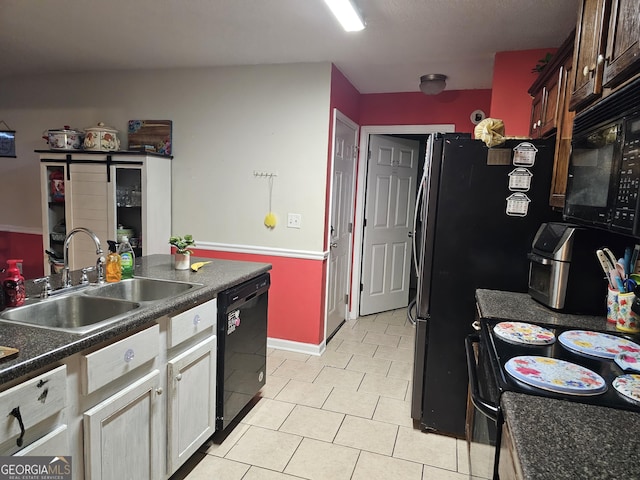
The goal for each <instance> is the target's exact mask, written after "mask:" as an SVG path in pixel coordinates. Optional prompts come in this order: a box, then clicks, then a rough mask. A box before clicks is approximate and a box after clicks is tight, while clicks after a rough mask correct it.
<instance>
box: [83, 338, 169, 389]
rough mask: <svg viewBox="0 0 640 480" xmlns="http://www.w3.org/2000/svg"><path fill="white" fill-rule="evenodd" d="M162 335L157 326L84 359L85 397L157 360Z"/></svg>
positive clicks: (88, 355)
mask: <svg viewBox="0 0 640 480" xmlns="http://www.w3.org/2000/svg"><path fill="white" fill-rule="evenodd" d="M159 331H160V328H159V327H158V325H154V326H153V327H149V328H147V329H146V330H143V331H142V332H139V333H136V334H134V335H131V336H130V337H127V338H124V339H122V340H120V341H119V342H116V343H113V344H111V345H109V346H107V347H104V348H101V349H100V350H97V351H95V352H92V353H89V354H87V355H81V356H80V368H81V373H80V374H81V379H82V380H81V382H82V393H83V395H88V394H89V393H91V392H94V391H96V390H97V389H98V388H100V387H103V386H105V385H106V384H107V383H109V382H111V381H113V380H115V379H116V378H120V377H121V376H123V375H126V374H127V373H129V372H131V371H133V370H134V369H136V368H137V367H139V366H140V365H142V364H144V363H146V362H148V361H150V360H153V359H154V358H155V357H157V356H158V353H159V350H160V335H159Z"/></svg>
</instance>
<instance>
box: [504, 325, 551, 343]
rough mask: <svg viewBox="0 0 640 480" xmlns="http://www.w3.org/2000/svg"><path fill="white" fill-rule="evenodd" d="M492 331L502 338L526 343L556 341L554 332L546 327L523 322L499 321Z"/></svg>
mask: <svg viewBox="0 0 640 480" xmlns="http://www.w3.org/2000/svg"><path fill="white" fill-rule="evenodd" d="M493 332H494V333H495V334H496V335H497V336H498V337H499V338H501V339H502V340H505V341H507V342H511V343H524V344H528V345H550V344H552V343H553V342H555V341H556V336H555V334H554V333H553V332H552V331H551V330H549V329H548V328H543V327H540V326H539V325H533V324H531V323H524V322H500V323H498V324H497V325H496V326H495V327H493Z"/></svg>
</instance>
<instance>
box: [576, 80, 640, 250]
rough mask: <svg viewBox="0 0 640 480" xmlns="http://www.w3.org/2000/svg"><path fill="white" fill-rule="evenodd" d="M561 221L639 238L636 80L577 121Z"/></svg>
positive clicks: (639, 97) (639, 84) (639, 91)
mask: <svg viewBox="0 0 640 480" xmlns="http://www.w3.org/2000/svg"><path fill="white" fill-rule="evenodd" d="M620 112H622V113H620ZM563 216H564V219H565V220H567V221H571V222H574V223H578V224H581V225H589V226H593V227H597V228H603V229H606V230H610V231H612V232H617V233H621V234H625V235H631V236H634V237H638V238H640V80H639V81H636V82H634V83H633V84H631V85H629V86H627V87H625V88H624V89H623V90H621V91H620V92H617V93H616V94H612V95H610V96H609V97H607V98H606V99H604V100H602V101H601V102H599V103H598V104H597V105H596V106H595V107H592V108H591V109H589V110H587V111H585V112H582V113H580V114H579V115H577V116H576V118H575V120H574V130H573V138H572V141H571V157H570V160H569V176H568V179H567V193H566V197H565V207H564V212H563Z"/></svg>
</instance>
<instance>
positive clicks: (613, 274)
mask: <svg viewBox="0 0 640 480" xmlns="http://www.w3.org/2000/svg"><path fill="white" fill-rule="evenodd" d="M609 278H610V279H611V282H610V283H613V285H615V287H614V288H617V289H618V291H619V292H621V293H624V292H625V289H624V283H623V282H622V278H620V273H619V272H618V270H617V269H615V268H612V269H611V270H609Z"/></svg>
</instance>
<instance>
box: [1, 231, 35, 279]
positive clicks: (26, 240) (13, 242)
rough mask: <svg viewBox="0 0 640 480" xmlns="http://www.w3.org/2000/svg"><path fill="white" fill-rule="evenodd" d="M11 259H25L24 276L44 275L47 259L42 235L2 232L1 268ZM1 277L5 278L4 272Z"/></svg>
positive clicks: (23, 264)
mask: <svg viewBox="0 0 640 480" xmlns="http://www.w3.org/2000/svg"><path fill="white" fill-rule="evenodd" d="M9 259H18V260H19V259H22V260H23V261H24V262H23V263H22V275H24V278H26V279H29V278H38V277H42V276H43V275H44V266H43V262H44V259H45V254H44V249H43V247H42V235H34V234H30V233H14V232H0V270H1V269H3V268H6V266H7V260H9ZM0 278H4V274H0Z"/></svg>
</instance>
